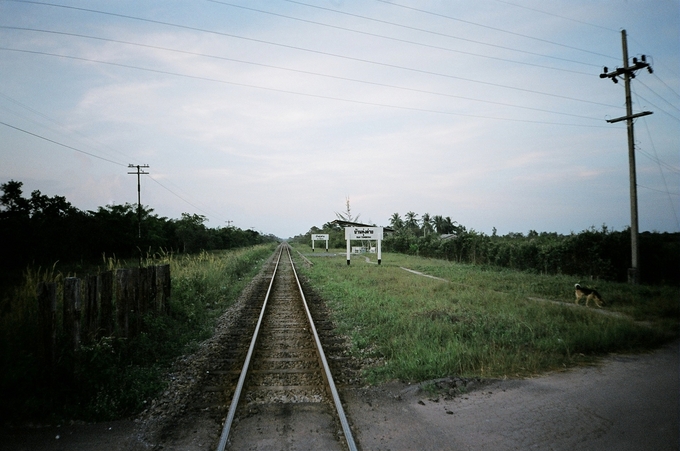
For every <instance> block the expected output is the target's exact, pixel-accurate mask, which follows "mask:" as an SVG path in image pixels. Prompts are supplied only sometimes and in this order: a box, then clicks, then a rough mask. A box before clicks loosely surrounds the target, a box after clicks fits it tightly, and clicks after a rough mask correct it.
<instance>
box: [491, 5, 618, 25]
mask: <svg viewBox="0 0 680 451" xmlns="http://www.w3.org/2000/svg"><path fill="white" fill-rule="evenodd" d="M495 1H497V2H498V3H504V4H506V5H510V6H515V7H517V8H523V9H527V10H529V11H534V12H537V13H541V14H546V15H548V16H552V17H557V18H560V19H564V20H569V21H571V22H576V23H580V24H582V25H588V26H591V27H595V28H600V29H602V30H607V31H613V32H614V33H618V32H620V31H621V30H615V29H613V28H608V27H603V26H602V25H597V24H594V23H590V22H585V21H583V20H578V19H572V18H571V17H567V16H561V15H559V14H555V13H549V12H547V11H543V10H540V9H536V8H531V7H529V6H524V5H518V4H516V3H512V2H507V1H505V0H495Z"/></svg>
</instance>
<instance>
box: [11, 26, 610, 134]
mask: <svg viewBox="0 0 680 451" xmlns="http://www.w3.org/2000/svg"><path fill="white" fill-rule="evenodd" d="M0 28H6V29H12V30H21V31H31V32H38V33H49V34H56V35H63V36H71V37H78V38H86V39H94V40H98V41H105V42H114V43H118V44H125V45H131V46H137V47H142V48H149V49H154V50H162V51H167V52H174V53H179V54H183V55H191V56H198V57H202V58H211V59H216V60H220V61H229V62H235V63H240V64H248V65H252V66H258V67H267V68H271V69H277V70H283V71H287V72H293V73H298V74H305V75H313V76H317V77H324V78H330V79H334V80H341V81H349V82H353V83H362V84H366V85H372V86H380V87H385V88H392V89H399V90H403V91H410V92H417V93H421V94H430V95H435V96H440V97H448V98H455V99H462V100H469V101H472V102H480V103H486V104H491V105H500V106H506V107H510V108H519V109H525V110H531V111H539V112H543V113H551V114H558V115H562V116H570V117H577V118H581V119H590V120H597V121H600V120H601V118H599V117H598V118H595V117H590V116H584V115H580V114H572V113H564V112H560V111H554V110H547V109H543V108H534V107H527V106H523V105H517V104H511V103H506V102H496V101H491V100H483V99H478V98H474V97H467V96H459V95H454V94H447V93H443V92H437V91H431V90H425V89H417V88H409V87H406V86H398V85H392V84H388V83H378V82H373V81H367V80H360V79H356V78H350V77H341V76H338V75H330V74H323V73H320V72H313V71H307V70H301V69H292V68H288V67H282V66H276V65H272V64H264V63H257V62H253V61H246V60H241V59H236V58H227V57H223V56H217V55H211V54H206V53H198V52H190V51H186V50H178V49H172V48H168V47H161V46H157V45H149V44H141V43H137V42H130V41H122V40H118V39H111V38H102V37H98V36H90V35H84V34H79V33H69V32H62V31H53V30H42V29H37V28H25V27H6V26H2V25H0ZM589 75H592V74H589ZM609 106H612V107H614V105H609Z"/></svg>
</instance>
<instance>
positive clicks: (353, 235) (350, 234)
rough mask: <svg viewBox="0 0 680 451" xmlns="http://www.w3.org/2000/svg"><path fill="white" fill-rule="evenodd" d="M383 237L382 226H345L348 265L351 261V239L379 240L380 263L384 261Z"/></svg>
mask: <svg viewBox="0 0 680 451" xmlns="http://www.w3.org/2000/svg"><path fill="white" fill-rule="evenodd" d="M382 239H383V228H382V227H345V240H347V265H348V266H349V262H350V241H352V240H364V241H365V240H375V241H377V242H378V265H379V264H380V262H381V261H382V250H381V246H380V244H381V242H382Z"/></svg>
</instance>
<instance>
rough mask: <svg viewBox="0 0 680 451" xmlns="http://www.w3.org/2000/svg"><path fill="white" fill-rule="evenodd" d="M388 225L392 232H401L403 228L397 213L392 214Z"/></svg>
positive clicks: (402, 222)
mask: <svg viewBox="0 0 680 451" xmlns="http://www.w3.org/2000/svg"><path fill="white" fill-rule="evenodd" d="M390 225H392V228H393V229H394V230H401V229H403V228H404V221H403V220H402V219H401V216H399V213H394V214H393V215H392V216H390Z"/></svg>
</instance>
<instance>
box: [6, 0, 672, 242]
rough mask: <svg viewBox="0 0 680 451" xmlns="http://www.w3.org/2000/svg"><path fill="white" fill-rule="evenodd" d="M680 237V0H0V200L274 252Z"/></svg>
mask: <svg viewBox="0 0 680 451" xmlns="http://www.w3.org/2000/svg"><path fill="white" fill-rule="evenodd" d="M623 29H625V30H626V34H627V41H628V54H629V59H630V60H631V61H632V58H633V57H637V58H638V59H639V58H640V57H641V55H642V54H644V55H647V61H648V62H650V63H651V67H652V69H653V73H651V74H650V73H649V72H648V71H647V70H640V71H638V72H637V74H636V75H637V76H636V78H634V79H633V80H632V82H631V89H632V101H633V111H634V113H637V112H642V111H652V112H653V114H652V115H648V116H645V117H640V118H638V119H636V120H635V126H634V132H635V146H636V173H637V184H638V204H639V206H638V209H639V224H640V230H641V231H658V232H678V231H680V203H679V202H678V201H679V199H680V152H679V151H680V1H678V0H654V1H642V0H596V1H593V0H554V1H545V0H511V1H510V0H509V1H502V0H475V1H462V0H418V1H416V0H394V1H392V0H389V1H383V0H300V1H292V0H270V1H264V0H250V1H245V0H230V1H208V0H191V1H189V0H186V1H179V0H177V1H172V0H147V1H138V0H115V1H114V0H99V1H84V0H83V1H79V0H51V1H49V2H48V1H46V2H41V1H35V2H32V1H31V2H29V1H7V0H0V183H6V182H7V181H9V180H16V181H20V182H23V184H24V186H23V189H24V193H25V195H26V196H28V195H29V194H30V193H31V192H32V191H33V190H40V191H41V193H42V194H45V195H49V196H53V195H60V196H65V197H66V199H67V200H68V201H70V202H71V203H72V204H73V205H74V206H76V207H77V208H79V209H81V210H96V209H97V208H98V207H100V206H104V205H111V204H123V203H126V202H129V203H132V204H134V203H136V202H137V176H136V175H134V174H129V172H134V171H135V170H136V169H130V168H129V167H128V166H129V165H130V164H132V165H147V164H148V165H149V167H148V168H147V169H145V171H146V172H148V174H145V175H142V176H141V199H142V204H143V205H146V206H148V207H150V208H153V209H154V211H155V213H156V214H158V215H160V216H165V217H168V218H180V217H181V214H182V213H190V214H199V215H203V216H205V217H206V219H207V222H206V225H207V226H209V227H227V226H230V225H231V226H236V227H240V228H242V229H254V230H257V231H259V232H261V233H264V234H274V235H276V236H279V237H282V238H286V237H291V236H294V235H298V234H302V233H305V232H306V231H308V230H309V229H310V227H312V226H321V225H323V224H324V223H326V222H328V221H332V220H334V219H336V212H343V211H344V210H345V202H346V199H349V200H350V206H351V212H352V214H353V215H354V216H356V215H360V216H359V220H360V221H361V222H368V223H374V224H376V225H382V226H386V225H389V218H390V216H392V214H393V213H399V214H400V215H401V216H404V214H405V213H407V212H409V211H413V212H415V213H417V214H418V217H419V218H420V217H421V216H422V215H423V214H424V213H429V214H430V215H442V216H450V217H451V219H452V220H454V221H457V222H458V223H459V224H461V225H464V226H465V227H467V228H468V229H474V230H477V231H479V232H484V233H487V234H490V233H491V232H492V230H493V228H495V229H496V230H497V233H498V234H506V233H509V232H522V233H526V232H528V231H529V230H536V231H539V232H558V233H563V234H568V233H571V232H575V233H578V232H580V231H582V230H585V229H589V228H591V227H595V228H597V229H600V228H601V227H602V225H603V224H604V225H606V226H607V227H608V228H609V229H613V230H623V229H625V228H626V227H628V226H629V225H630V190H629V180H630V179H629V161H628V141H627V132H626V125H625V122H618V123H608V122H607V120H608V119H615V118H620V117H623V116H625V115H626V108H625V90H624V83H623V80H621V81H620V82H619V83H617V84H614V83H613V82H612V81H611V80H610V79H601V78H600V77H599V74H600V73H602V71H603V66H607V67H608V68H609V70H610V71H612V70H614V69H615V68H616V67H622V66H623V57H622V33H621V30H623Z"/></svg>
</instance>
